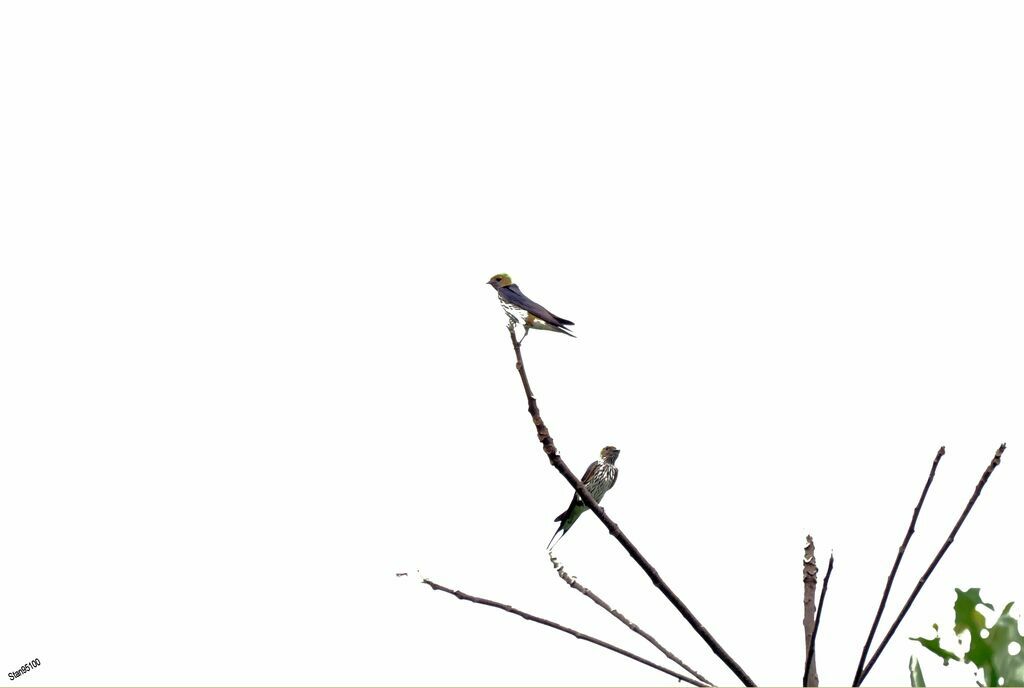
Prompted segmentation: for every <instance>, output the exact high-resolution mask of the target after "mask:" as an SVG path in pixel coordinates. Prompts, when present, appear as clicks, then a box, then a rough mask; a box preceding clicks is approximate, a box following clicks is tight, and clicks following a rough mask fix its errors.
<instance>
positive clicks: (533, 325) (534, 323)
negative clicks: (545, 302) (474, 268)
mask: <svg viewBox="0 0 1024 688" xmlns="http://www.w3.org/2000/svg"><path fill="white" fill-rule="evenodd" d="M487 284H489V285H491V286H492V287H494V291H496V292H498V299H500V300H501V307H502V308H504V309H505V313H507V314H508V317H509V319H511V320H513V321H514V322H517V323H520V324H522V326H523V339H526V335H528V334H529V333H530V330H531V329H534V330H550V331H551V332H561V333H562V334H567V335H569V336H570V337H575V336H576V335H574V334H573V333H572V332H570V331H569V330H567V329H566V327H565V326H566V325H575V324H576V323H574V322H573V321H572V320H566V319H565V318H559V317H558V316H557V315H555V314H554V313H552V312H551V311H549V310H548V309H547V308H545V307H544V306H542V305H540V304H539V303H537V302H536V301H534V300H532V299H530V298H529V297H527V296H526V294H524V293H523V292H521V291H520V290H519V286H518V285H516V284H514V283H513V282H512V278H511V277H509V276H508V275H506V274H505V273H504V272H502V273H499V274H497V275H495V276H494V277H492V278H491V279H490V280H488V282H487ZM519 341H520V342H522V339H521V340H519Z"/></svg>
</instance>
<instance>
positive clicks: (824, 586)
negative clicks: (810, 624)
mask: <svg viewBox="0 0 1024 688" xmlns="http://www.w3.org/2000/svg"><path fill="white" fill-rule="evenodd" d="M833 561H834V559H833V557H832V555H831V554H830V555H828V568H827V569H825V580H824V581H822V583H821V598H820V599H819V600H818V614H817V616H815V617H814V631H812V632H811V646H810V647H809V648H808V650H807V659H806V661H805V662H804V683H803V685H805V686H806V685H808V683H807V675H808V674H809V673H810V671H811V662H813V661H814V644H815V643H816V642H817V640H818V626H819V625H821V610H822V608H823V607H824V606H825V593H827V592H828V579H829V578H831V577H832V563H833Z"/></svg>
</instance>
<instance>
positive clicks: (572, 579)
mask: <svg viewBox="0 0 1024 688" xmlns="http://www.w3.org/2000/svg"><path fill="white" fill-rule="evenodd" d="M548 556H549V557H551V565H552V566H554V567H555V571H556V572H557V573H558V576H559V578H561V579H562V580H564V581H565V582H566V584H567V585H568V586H569V587H570V588H572V589H573V590H578V591H579V592H580V594H582V595H583V596H584V597H587V598H589V599H590V600H591V601H592V602H593V603H594V604H596V605H597V606H598V607H600V608H601V609H603V610H605V611H606V612H608V613H609V614H611V615H612V616H614V617H615V618H616V619H618V620H619V621H621V622H622V623H623V624H625V625H626V628H628V629H629V630H631V631H633V632H634V633H636V634H637V635H639V636H640V637H641V638H643V639H644V640H646V641H647V642H649V643H650V644H651V645H654V647H656V648H658V650H660V651H661V653H662V654H663V655H665V656H666V657H668V658H669V659H671V660H672V661H673V662H675V663H676V664H678V665H679V666H681V667H683V669H685V670H686V671H688V672H690V674H691V675H692V676H693V677H694V678H696V679H697V680H698V681H700V684H701V685H704V686H714V684H713V683H711V682H710V681H708V680H707V679H706V678H704V677H703V676H701V675H700V674H699V673H698V672H697V671H696V670H695V669H691V668H690V667H689V666H687V665H686V664H685V663H684V662H683V661H682V660H681V659H679V658H678V657H676V656H675V655H674V654H672V653H671V652H669V650H668V649H666V648H665V646H664V645H662V644H661V643H659V642H658V641H657V640H655V638H654V636H652V635H651V634H650V633H648V632H647V631H645V630H644V629H642V628H640V627H639V626H637V625H636V624H635V623H633V622H632V621H630V620H629V619H627V618H626V617H625V616H624V615H623V614H622V613H620V612H618V611H617V610H615V609H612V608H611V606H610V605H609V604H608V603H607V602H605V601H604V600H602V599H601V598H600V597H598V596H597V595H596V594H594V592H593V591H591V590H590V589H588V588H585V587H584V586H582V585H580V584H579V583H578V582H577V581H576V576H570V575H569V574H568V573H567V572H566V570H565V567H564V566H562V565H561V564H559V563H558V559H556V558H555V555H554V554H551V553H550V552H549V553H548Z"/></svg>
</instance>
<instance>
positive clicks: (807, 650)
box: [804, 535, 818, 686]
mask: <svg viewBox="0 0 1024 688" xmlns="http://www.w3.org/2000/svg"><path fill="white" fill-rule="evenodd" d="M817 588H818V562H817V561H815V559H814V538H812V537H811V536H810V535H808V536H807V544H806V545H805V546H804V657H805V658H807V657H810V656H811V636H812V635H814V594H815V592H816V590H817ZM816 664H817V663H816V662H815V661H814V659H813V658H812V659H811V662H810V665H811V668H810V671H809V672H808V675H807V680H806V681H805V682H804V684H805V685H808V686H816V685H818V668H817V666H816Z"/></svg>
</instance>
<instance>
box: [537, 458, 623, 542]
mask: <svg viewBox="0 0 1024 688" xmlns="http://www.w3.org/2000/svg"><path fill="white" fill-rule="evenodd" d="M617 458H619V450H618V449H616V448H615V447H612V446H607V447H605V448H604V449H602V450H601V458H599V459H598V460H597V461H595V462H594V463H592V464H590V465H589V466H588V467H587V470H586V471H585V472H584V473H583V478H581V479H580V482H582V483H583V484H584V485H586V486H587V491H588V492H590V495H591V496H592V497H593V498H594V501H596V502H600V501H601V498H602V497H604V495H605V493H606V492H608V490H610V489H612V485H614V484H615V479H616V478H618V477H619V469H618V468H616V467H615V459H617ZM589 508H590V507H588V506H587V505H586V504H584V503H583V500H582V499H581V498H580V496H579V495H578V494H576V493H575V492H574V493H573V495H572V501H571V502H570V503H569V508H568V509H566V510H565V511H563V512H562V513H560V514H558V515H557V516H555V520H556V521H561V523H559V524H558V530H556V531H555V534H554V535H552V536H551V541H550V542H548V551H550V550H551V549H552V548H553V547H554V546H555V538H556V537H558V534H559V533H561V534H562V537H565V534H566V533H568V532H569V529H570V528H572V524H573V523H575V522H576V519H578V518H579V517H580V516H582V515H583V512H584V511H586V510H587V509H589ZM558 539H559V540H561V539H562V538H561V537H559V538H558Z"/></svg>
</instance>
